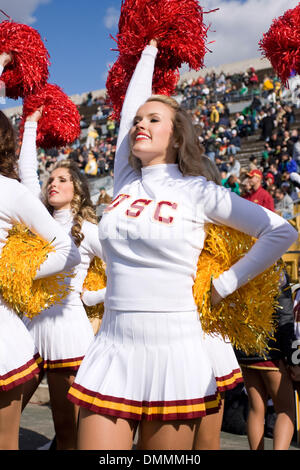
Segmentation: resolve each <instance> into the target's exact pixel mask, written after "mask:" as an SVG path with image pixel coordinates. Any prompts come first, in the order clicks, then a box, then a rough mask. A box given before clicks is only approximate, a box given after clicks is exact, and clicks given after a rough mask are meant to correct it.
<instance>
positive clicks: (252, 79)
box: [248, 67, 258, 85]
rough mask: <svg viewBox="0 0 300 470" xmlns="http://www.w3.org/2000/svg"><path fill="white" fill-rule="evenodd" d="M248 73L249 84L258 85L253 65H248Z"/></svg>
mask: <svg viewBox="0 0 300 470" xmlns="http://www.w3.org/2000/svg"><path fill="white" fill-rule="evenodd" d="M248 74H249V78H248V83H249V84H250V85H258V76H257V74H256V72H255V69H254V67H250V69H249V72H248Z"/></svg>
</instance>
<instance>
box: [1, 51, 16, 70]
mask: <svg viewBox="0 0 300 470" xmlns="http://www.w3.org/2000/svg"><path fill="white" fill-rule="evenodd" d="M12 60H13V55H12V53H11V52H2V53H1V54H0V64H1V65H2V67H5V66H6V65H8V64H9V63H10V62H12Z"/></svg>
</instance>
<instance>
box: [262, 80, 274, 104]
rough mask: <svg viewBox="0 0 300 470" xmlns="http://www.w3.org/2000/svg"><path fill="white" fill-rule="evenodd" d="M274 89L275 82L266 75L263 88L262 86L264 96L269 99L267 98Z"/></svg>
mask: <svg viewBox="0 0 300 470" xmlns="http://www.w3.org/2000/svg"><path fill="white" fill-rule="evenodd" d="M273 89H274V84H273V80H271V78H270V77H268V75H265V76H264V81H263V86H262V90H263V96H264V97H265V98H267V96H268V95H269V93H270V92H271V91H273Z"/></svg>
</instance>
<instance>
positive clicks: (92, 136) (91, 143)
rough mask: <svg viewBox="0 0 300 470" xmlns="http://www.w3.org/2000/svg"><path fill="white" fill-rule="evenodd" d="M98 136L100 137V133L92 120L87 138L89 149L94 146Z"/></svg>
mask: <svg viewBox="0 0 300 470" xmlns="http://www.w3.org/2000/svg"><path fill="white" fill-rule="evenodd" d="M97 137H99V134H98V132H97V131H96V129H95V123H94V122H92V123H91V124H90V126H89V128H88V134H87V139H86V146H87V148H88V149H89V148H91V147H94V145H95V140H96V139H97Z"/></svg>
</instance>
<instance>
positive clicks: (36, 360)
mask: <svg viewBox="0 0 300 470" xmlns="http://www.w3.org/2000/svg"><path fill="white" fill-rule="evenodd" d="M42 362H43V360H42V358H41V356H40V355H39V354H38V353H37V354H35V355H34V356H33V358H32V359H31V360H30V361H28V362H26V364H24V365H23V366H21V367H18V368H17V369H13V370H11V371H10V372H7V373H6V374H4V375H1V376H0V384H1V382H2V381H9V378H10V377H11V378H13V376H14V375H18V374H22V373H23V372H26V370H27V369H28V373H27V374H24V375H23V376H22V377H17V378H16V379H15V380H13V379H12V381H11V382H9V383H7V384H5V385H0V391H1V392H7V391H8V390H11V389H12V388H15V387H17V386H18V385H21V384H23V383H25V382H28V380H30V379H32V378H33V377H34V376H35V375H36V374H39V373H40V371H41V369H42ZM34 365H35V367H32V366H34Z"/></svg>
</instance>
